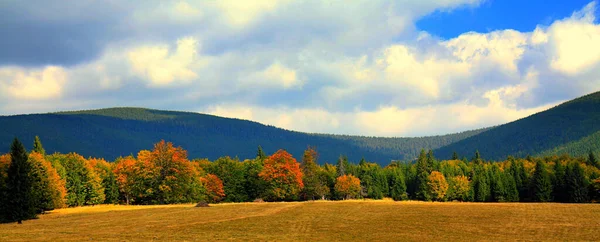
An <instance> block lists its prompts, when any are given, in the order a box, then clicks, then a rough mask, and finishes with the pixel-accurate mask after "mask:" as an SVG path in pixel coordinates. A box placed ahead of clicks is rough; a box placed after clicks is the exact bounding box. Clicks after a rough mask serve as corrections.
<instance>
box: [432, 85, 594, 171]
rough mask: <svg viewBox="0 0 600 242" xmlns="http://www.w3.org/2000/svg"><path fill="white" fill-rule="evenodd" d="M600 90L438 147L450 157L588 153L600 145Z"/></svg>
mask: <svg viewBox="0 0 600 242" xmlns="http://www.w3.org/2000/svg"><path fill="white" fill-rule="evenodd" d="M599 131H600V92H596V93H592V94H589V95H586V96H583V97H580V98H577V99H574V100H571V101H568V102H565V103H563V104H561V105H558V106H556V107H554V108H551V109H549V110H547V111H544V112H540V113H537V114H534V115H531V116H529V117H526V118H523V119H520V120H517V121H514V122H511V123H508V124H504V125H500V126H497V127H495V128H493V129H489V130H486V131H484V132H481V133H480V134H478V135H475V136H472V137H469V138H466V139H464V140H461V141H458V142H456V143H452V144H450V145H447V146H444V147H442V148H439V149H437V150H435V152H434V153H435V155H436V156H437V157H441V158H449V157H450V156H451V155H452V152H454V151H455V152H458V153H459V154H460V155H461V156H467V157H471V156H472V154H473V151H474V150H479V152H480V153H481V155H482V157H484V158H486V159H495V160H499V159H504V158H506V156H508V155H513V156H521V157H523V156H526V155H540V154H562V153H568V154H571V155H583V154H587V152H589V150H590V149H592V150H594V152H597V151H598V148H599V147H600V140H599V139H598V137H600V135H599V134H598V132H599Z"/></svg>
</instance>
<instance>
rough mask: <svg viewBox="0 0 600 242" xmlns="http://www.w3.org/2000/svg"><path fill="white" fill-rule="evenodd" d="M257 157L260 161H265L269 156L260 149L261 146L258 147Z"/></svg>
mask: <svg viewBox="0 0 600 242" xmlns="http://www.w3.org/2000/svg"><path fill="white" fill-rule="evenodd" d="M256 157H257V158H258V159H260V160H264V159H266V158H267V155H266V154H265V152H264V151H263V149H262V147H260V145H259V146H258V151H257V152H256Z"/></svg>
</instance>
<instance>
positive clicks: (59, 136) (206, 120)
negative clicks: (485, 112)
mask: <svg viewBox="0 0 600 242" xmlns="http://www.w3.org/2000/svg"><path fill="white" fill-rule="evenodd" d="M0 127H1V128H0V147H6V149H8V147H9V145H10V141H11V140H12V139H13V138H14V137H15V136H16V137H19V138H20V139H22V140H26V139H31V140H33V137H34V136H36V135H38V136H40V138H41V139H42V140H43V141H44V145H45V148H46V150H47V151H48V153H52V152H61V153H68V152H77V153H79V154H81V155H83V156H85V157H88V156H93V157H103V158H106V159H109V160H114V159H115V158H117V157H119V156H127V155H130V154H133V155H135V153H136V152H138V151H139V150H141V149H148V147H152V144H153V143H156V142H158V141H160V140H162V139H164V140H166V141H171V142H173V143H174V144H175V145H178V146H182V147H185V148H186V149H187V150H188V152H189V156H190V157H191V158H209V159H211V160H214V159H217V158H218V157H221V156H232V157H235V156H238V157H239V158H240V159H245V158H254V157H255V156H256V150H257V147H258V146H259V145H260V146H262V148H263V149H264V150H265V152H267V153H269V154H270V153H272V152H275V151H277V150H278V149H286V150H288V151H289V152H290V153H292V154H293V155H294V156H295V157H300V156H301V154H302V152H303V151H304V150H305V149H306V147H307V146H309V145H310V146H314V147H316V148H317V150H318V151H319V154H320V157H319V162H321V163H324V162H329V163H335V162H336V160H337V159H338V157H339V156H340V155H346V156H348V158H349V159H350V160H351V161H355V162H356V161H358V160H359V159H361V158H363V157H364V158H365V159H367V160H370V161H376V162H378V163H380V164H383V165H385V164H388V163H389V162H390V161H391V160H408V159H414V158H415V157H416V156H417V155H418V152H419V151H420V150H421V149H435V148H439V147H442V146H444V145H448V144H451V143H454V142H457V141H459V140H461V139H464V138H467V137H470V136H472V135H475V134H478V133H480V132H482V131H484V130H485V129H482V130H475V131H468V132H463V133H459V134H451V135H443V136H434V137H422V138H378V137H360V136H342V135H324V134H308V133H302V132H295V131H289V130H284V129H280V128H276V127H273V126H268V125H263V124H260V123H257V122H252V121H247V120H239V119H230V118H222V117H217V116H212V115H206V114H199V113H191V112H173V111H159V110H151V109H143V108H108V109H99V110H88V111H72V112H60V113H48V114H30V115H15V116H2V117H0ZM26 145H31V144H29V143H28V142H26ZM27 148H31V147H27Z"/></svg>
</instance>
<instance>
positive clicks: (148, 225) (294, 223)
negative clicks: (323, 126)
mask: <svg viewBox="0 0 600 242" xmlns="http://www.w3.org/2000/svg"><path fill="white" fill-rule="evenodd" d="M36 240H44V241H82V240H94V241H124V240H127V241H130V240H134V241H152V240H177V241H182V240H188V241H194V240H199V241H213V240H255V241H264V240H278V241H290V240H312V241H315V240H318V241H339V240H360V241H368V240H375V241H398V240H402V241H404V240H409V241H417V240H418V241H449V240H452V241H456V240H461V241H464V240H487V241H490V240H493V241H498V240H529V241H540V240H562V241H564V240H569V241H572V240H586V241H599V240H600V205H598V204H553V203H545V204H536V203H487V204H482V203H427V202H393V201H362V200H359V201H341V202H293V203H239V204H219V205H211V207H208V208H195V207H194V206H193V205H165V206H115V205H106V206H95V207H81V208H68V209H60V210H56V211H53V212H51V213H50V214H46V215H41V216H40V218H39V219H36V220H29V221H25V222H23V224H22V225H17V224H16V223H15V224H0V241H36Z"/></svg>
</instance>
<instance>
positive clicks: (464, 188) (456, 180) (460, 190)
mask: <svg viewBox="0 0 600 242" xmlns="http://www.w3.org/2000/svg"><path fill="white" fill-rule="evenodd" d="M469 183H470V182H469V178H468V177H466V176H462V175H461V176H455V177H450V178H448V193H447V197H448V200H457V201H462V202H464V201H469V200H470V196H469V192H470V190H471V186H470V184H469Z"/></svg>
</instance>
